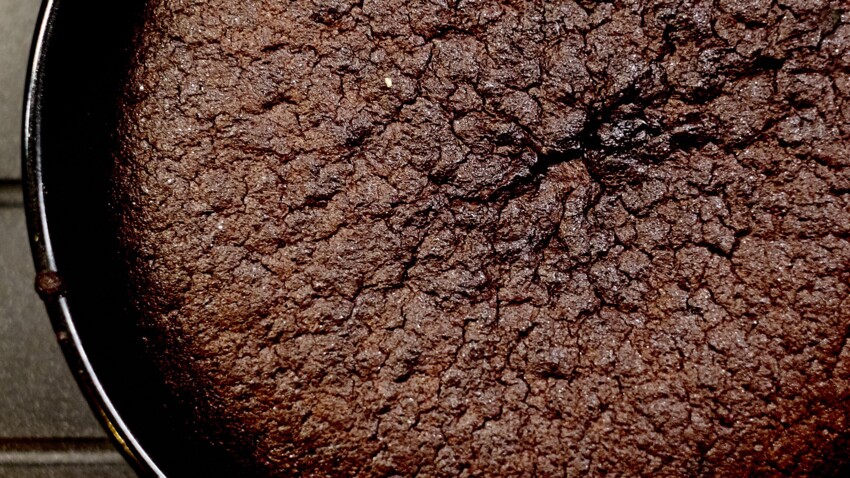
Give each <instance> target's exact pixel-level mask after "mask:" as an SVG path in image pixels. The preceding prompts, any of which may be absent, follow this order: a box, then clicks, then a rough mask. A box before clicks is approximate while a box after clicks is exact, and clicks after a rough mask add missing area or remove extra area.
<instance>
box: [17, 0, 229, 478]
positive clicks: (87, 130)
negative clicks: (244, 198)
mask: <svg viewBox="0 0 850 478" xmlns="http://www.w3.org/2000/svg"><path fill="white" fill-rule="evenodd" d="M144 4H145V2H144V1H143V0H128V1H121V2H116V1H113V0H91V1H88V2H70V1H68V2H66V1H60V0H48V1H45V2H44V3H43V5H42V9H41V14H40V17H39V18H40V20H39V22H38V26H37V30H36V33H35V38H34V40H33V46H32V53H31V59H30V69H29V73H28V78H27V89H26V95H25V104H24V122H23V174H24V178H25V180H24V182H25V184H24V190H25V202H26V212H27V222H28V227H29V238H30V244H31V246H32V252H33V258H34V261H35V267H36V271H37V272H38V279H37V281H36V282H37V285H38V287H37V288H38V289H39V291H40V293H41V294H42V298H43V299H44V302H45V304H46V307H47V310H48V313H49V315H50V319H51V321H52V323H53V327H54V329H55V331H56V336H57V338H58V339H59V343H60V345H61V346H62V350H63V352H64V354H65V357H66V359H67V361H68V364H69V366H70V368H71V370H72V371H73V373H74V375H75V377H76V379H77V382H78V383H79V385H80V388H81V389H82V391H83V393H84V394H85V396H86V398H87V399H88V401H89V404H90V405H91V407H92V409H93V410H94V411H95V413H96V415H97V417H98V418H99V420H100V422H101V423H102V424H103V427H104V429H105V430H106V431H107V433H108V434H109V435H110V436H111V437H112V439H113V440H114V442H115V444H116V446H117V447H118V449H119V450H121V451H122V452H123V454H124V456H125V457H126V458H127V460H128V461H129V463H130V464H131V465H132V466H133V467H134V468H135V469H136V470H137V472H138V473H139V474H140V475H141V476H154V477H165V476H167V477H171V478H174V477H189V476H191V477H195V476H213V477H214V476H245V473H244V472H242V471H240V470H238V469H237V468H236V467H234V466H233V465H232V464H230V463H225V462H222V461H220V460H221V458H220V456H219V455H221V454H216V453H214V452H212V449H211V448H210V444H209V443H203V442H201V441H199V440H194V439H193V436H192V433H191V432H190V428H189V427H188V426H187V425H186V423H187V420H185V418H184V414H181V413H180V410H179V407H178V406H175V405H173V403H175V400H173V397H170V396H169V395H168V394H167V392H166V389H165V386H164V384H163V382H162V379H161V377H160V375H159V373H158V371H157V370H156V368H155V366H154V365H153V362H152V360H151V359H150V358H149V357H148V356H147V355H146V354H145V352H144V350H145V349H144V346H143V345H144V344H143V343H142V339H141V338H140V336H139V332H138V330H137V329H136V328H135V326H134V325H133V322H132V320H130V315H129V313H128V307H127V300H126V292H125V290H126V289H125V287H124V283H125V281H124V279H123V276H124V274H125V272H124V271H123V270H122V261H121V260H120V254H119V252H118V248H117V244H116V242H115V232H114V231H115V229H114V227H113V221H112V220H111V216H110V207H109V179H110V170H111V153H110V146H111V144H112V141H113V137H112V134H113V131H114V117H115V116H116V115H115V105H116V103H115V99H116V97H117V92H118V91H119V88H120V84H121V79H122V74H123V71H124V69H123V68H122V67H123V66H124V65H125V64H126V61H127V58H128V57H129V55H130V54H131V53H132V49H131V48H132V47H131V44H132V37H133V31H134V28H135V27H134V26H135V25H136V22H137V21H138V18H139V16H140V13H141V10H142V8H144Z"/></svg>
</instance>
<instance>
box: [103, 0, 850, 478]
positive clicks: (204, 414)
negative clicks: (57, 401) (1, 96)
mask: <svg viewBox="0 0 850 478" xmlns="http://www.w3.org/2000/svg"><path fill="white" fill-rule="evenodd" d="M125 90H126V91H125V95H124V99H123V103H122V105H121V127H120V131H119V146H118V147H117V149H116V154H115V158H116V159H115V168H114V182H115V184H116V187H115V203H116V208H117V217H118V221H119V224H120V240H121V243H122V244H123V247H124V252H125V255H126V258H127V271H128V276H129V283H130V295H131V297H132V299H133V310H135V313H134V316H135V317H136V318H137V320H138V323H139V327H140V331H141V334H142V335H143V336H144V337H145V340H146V341H147V344H148V350H149V351H150V355H151V356H152V357H153V358H154V359H155V360H156V361H157V363H158V366H159V367H160V368H161V370H162V373H163V375H164V377H165V379H166V380H167V382H168V386H169V388H170V389H171V390H173V394H174V397H175V400H176V401H177V402H179V403H181V404H184V405H185V406H186V408H187V409H188V410H192V411H193V413H192V417H191V421H192V423H193V425H192V426H193V427H194V429H195V430H196V431H197V434H198V436H199V437H202V438H203V439H205V440H208V441H209V442H211V443H213V444H214V445H215V446H216V447H218V449H219V450H221V452H222V453H223V454H227V455H228V456H231V457H233V459H235V460H237V461H238V462H240V463H242V464H243V466H244V467H245V469H246V470H252V471H253V472H256V473H259V474H261V475H263V476H270V477H271V476H274V477H284V476H286V477H288V476H305V477H332V476H333V477H337V476H338V477H348V476H360V477H379V476H380V477H390V476H419V477H453V476H469V477H472V476H480V477H507V476H517V477H520V476H522V477H526V476H545V477H558V476H653V477H654V476H682V477H684V476H832V475H839V474H840V473H841V472H842V469H844V468H843V467H846V466H847V465H848V464H850V441H848V438H850V345H848V338H850V285H848V284H850V167H849V166H850V6H848V4H847V3H846V1H841V0H775V1H768V0H739V1H731V0H718V1H703V0H671V1H649V0H633V1H615V2H595V1H589V0H579V1H578V2H574V1H570V0H563V1H561V0H558V1H532V0H510V1H501V2H487V1H451V0H446V1H439V0H431V1H424V0H403V1H402V0H388V1H382V2H375V1H372V0H365V1H352V0H293V1H287V2H281V1H270V0H250V1H242V2H234V1H223V0H208V1H176V0H154V1H151V2H150V4H149V6H148V9H147V13H146V15H145V19H144V23H143V25H142V26H141V27H140V30H139V33H138V35H137V50H136V53H135V57H134V60H133V62H132V68H131V69H130V71H129V74H128V80H127V84H126V88H125ZM246 472H247V471H246Z"/></svg>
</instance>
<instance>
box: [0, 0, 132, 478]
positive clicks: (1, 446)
mask: <svg viewBox="0 0 850 478" xmlns="http://www.w3.org/2000/svg"><path fill="white" fill-rule="evenodd" d="M40 3H41V2H40V1H39V0H0V478H6V477H9V478H36V477H38V478H48V477H50V478H53V477H55V478H77V477H79V478H118V477H121V478H130V477H133V476H134V474H133V472H132V471H131V470H130V468H129V466H127V465H126V464H125V463H124V461H123V459H122V457H121V456H120V455H119V454H118V453H117V452H116V451H115V450H114V449H113V447H112V445H111V444H110V442H109V441H108V440H107V438H106V435H105V434H104V432H103V430H102V429H101V428H100V425H98V423H97V421H95V419H94V417H93V416H92V413H91V411H90V410H89V409H88V406H87V405H86V402H85V400H84V399H83V398H82V395H81V393H80V391H79V389H78V388H77V386H76V384H75V383H74V380H73V378H72V377H71V374H70V371H69V370H68V366H67V365H66V364H65V361H64V359H63V358H62V354H61V352H60V351H59V346H58V344H57V343H56V340H55V338H54V337H53V332H52V329H51V327H50V321H49V320H48V318H47V316H46V313H45V311H44V307H43V306H42V305H41V303H40V301H39V299H38V297H37V296H36V294H35V292H34V291H33V287H32V283H33V278H34V272H33V265H32V259H31V258H30V251H29V245H28V243H27V233H26V225H25V221H24V212H23V204H22V197H21V186H20V177H21V172H20V121H21V118H20V116H21V109H22V101H23V100H22V98H23V89H24V81H25V76H26V63H27V58H28V55H29V45H30V41H31V38H32V33H33V30H34V27H35V20H36V15H37V13H38V9H39V6H40Z"/></svg>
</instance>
